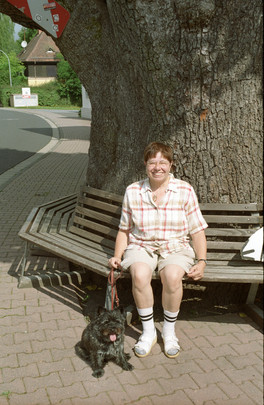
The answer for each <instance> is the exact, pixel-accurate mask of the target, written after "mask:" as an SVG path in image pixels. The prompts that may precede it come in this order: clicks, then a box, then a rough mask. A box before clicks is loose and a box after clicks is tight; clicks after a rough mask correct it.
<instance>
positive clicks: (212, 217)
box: [19, 186, 263, 304]
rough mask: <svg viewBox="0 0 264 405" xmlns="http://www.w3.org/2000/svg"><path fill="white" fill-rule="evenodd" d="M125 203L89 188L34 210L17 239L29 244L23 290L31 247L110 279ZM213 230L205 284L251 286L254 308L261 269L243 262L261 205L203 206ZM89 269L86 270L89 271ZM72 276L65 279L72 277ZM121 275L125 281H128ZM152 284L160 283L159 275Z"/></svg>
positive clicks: (21, 281)
mask: <svg viewBox="0 0 264 405" xmlns="http://www.w3.org/2000/svg"><path fill="white" fill-rule="evenodd" d="M122 200H123V197H122V196H120V195H117V194H113V193H110V192H106V191H102V190H97V189H94V188H91V187H86V186H84V187H82V188H81V191H80V194H79V195H78V196H76V194H73V195H70V196H66V197H64V198H61V199H59V200H56V201H52V202H49V203H47V204H43V205H41V206H39V207H37V208H34V209H33V210H32V212H31V213H30V215H29V217H28V218H27V220H26V222H25V224H24V225H23V227H22V229H21V231H20V232H19V236H20V237H21V238H22V239H24V240H25V241H26V249H25V255H24V258H23V263H22V274H21V276H20V279H19V287H27V286H28V285H29V284H31V281H30V277H27V276H26V275H25V273H24V270H25V265H26V261H27V255H28V244H30V243H31V244H33V245H35V246H39V247H41V248H42V249H44V250H45V251H47V252H50V253H52V254H55V255H57V256H60V257H62V258H64V259H66V260H68V261H69V262H72V263H75V264H77V265H79V266H81V267H82V269H83V270H82V271H83V272H85V271H87V270H90V271H93V272H96V273H98V274H100V275H103V276H105V277H107V276H108V274H109V268H108V265H107V263H108V259H109V258H110V257H111V256H112V255H113V251H114V245H115V238H116V234H117V231H118V224H119V218H120V213H121V205H122ZM200 207H201V211H202V213H203V215H204V217H205V220H206V221H207V223H208V225H209V227H208V229H207V230H206V235H207V241H208V255H207V257H208V264H207V266H206V270H205V275H204V278H203V279H202V281H206V282H233V283H250V284H251V287H250V290H249V294H248V298H247V304H254V300H255V296H256V293H257V288H258V285H259V283H263V266H262V263H260V262H256V261H250V260H242V259H241V255H240V250H241V248H242V246H243V245H244V243H245V242H246V240H247V239H248V238H249V237H250V236H251V235H252V234H253V233H254V232H255V231H256V229H258V228H260V227H261V226H262V223H263V216H262V206H261V205H260V204H255V203H253V204H252V203H251V204H218V203H206V204H200ZM85 269H86V270H85ZM68 276H69V275H67V277H68ZM129 276H130V275H129V273H123V277H129ZM153 278H154V279H155V278H158V274H157V273H156V272H154V273H153Z"/></svg>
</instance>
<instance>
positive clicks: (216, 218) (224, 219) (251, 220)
mask: <svg viewBox="0 0 264 405" xmlns="http://www.w3.org/2000/svg"><path fill="white" fill-rule="evenodd" d="M204 219H205V220H206V222H207V223H208V224H247V225H249V224H250V225H259V224H260V223H262V217H261V218H260V217H258V216H254V215H252V216H239V215H228V216H221V215H206V214H205V215H204Z"/></svg>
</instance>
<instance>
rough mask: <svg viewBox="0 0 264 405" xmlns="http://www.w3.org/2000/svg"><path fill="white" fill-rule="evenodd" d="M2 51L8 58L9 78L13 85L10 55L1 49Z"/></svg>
mask: <svg viewBox="0 0 264 405" xmlns="http://www.w3.org/2000/svg"><path fill="white" fill-rule="evenodd" d="M0 52H3V54H4V55H5V56H6V57H7V60H8V68H9V80H10V86H11V87H12V77H11V67H10V60H9V57H8V55H7V54H6V53H5V52H4V51H2V49H0Z"/></svg>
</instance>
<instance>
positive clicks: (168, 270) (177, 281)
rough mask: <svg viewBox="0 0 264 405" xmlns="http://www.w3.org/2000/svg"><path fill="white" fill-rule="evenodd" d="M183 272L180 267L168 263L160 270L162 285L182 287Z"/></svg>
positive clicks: (173, 288) (174, 287)
mask: <svg viewBox="0 0 264 405" xmlns="http://www.w3.org/2000/svg"><path fill="white" fill-rule="evenodd" d="M184 273H185V272H184V270H183V269H182V268H181V267H178V266H173V265H169V266H166V267H164V268H163V269H162V270H161V271H160V279H161V282H162V284H163V286H164V287H166V288H167V289H171V290H176V289H178V288H181V287H182V278H183V276H184Z"/></svg>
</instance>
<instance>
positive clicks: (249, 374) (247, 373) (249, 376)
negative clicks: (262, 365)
mask: <svg viewBox="0 0 264 405" xmlns="http://www.w3.org/2000/svg"><path fill="white" fill-rule="evenodd" d="M225 373H226V374H227V376H228V377H229V378H230V380H231V381H233V382H234V383H235V384H242V383H243V382H244V381H248V380H250V381H251V380H252V381H253V380H255V379H258V380H259V379H261V375H260V374H259V373H258V372H257V371H256V369H254V367H252V366H247V367H245V368H243V369H242V370H225Z"/></svg>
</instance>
